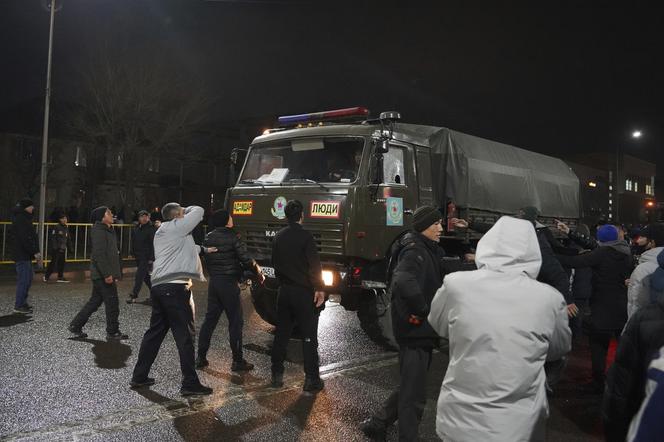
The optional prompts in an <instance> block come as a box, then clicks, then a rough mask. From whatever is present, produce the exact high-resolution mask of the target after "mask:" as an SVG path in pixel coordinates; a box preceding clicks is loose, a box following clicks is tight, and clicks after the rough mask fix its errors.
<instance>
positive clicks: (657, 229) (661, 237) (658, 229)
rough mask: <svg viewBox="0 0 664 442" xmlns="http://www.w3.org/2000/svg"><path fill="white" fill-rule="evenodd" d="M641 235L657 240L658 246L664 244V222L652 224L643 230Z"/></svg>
mask: <svg viewBox="0 0 664 442" xmlns="http://www.w3.org/2000/svg"><path fill="white" fill-rule="evenodd" d="M641 236H645V237H646V238H648V239H649V240H651V241H655V245H656V246H657V247H662V246H664V224H661V223H657V224H650V225H648V226H646V227H645V228H644V229H642V230H641Z"/></svg>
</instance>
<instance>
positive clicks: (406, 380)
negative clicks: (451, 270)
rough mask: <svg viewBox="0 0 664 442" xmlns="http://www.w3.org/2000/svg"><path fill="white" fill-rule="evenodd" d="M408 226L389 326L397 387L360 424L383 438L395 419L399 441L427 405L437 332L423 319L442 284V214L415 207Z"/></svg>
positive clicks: (412, 433) (414, 430)
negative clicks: (396, 357) (394, 347)
mask: <svg viewBox="0 0 664 442" xmlns="http://www.w3.org/2000/svg"><path fill="white" fill-rule="evenodd" d="M412 227H413V229H412V231H411V232H408V233H407V234H406V235H404V236H403V238H402V239H401V240H400V241H399V243H398V245H397V246H398V247H399V248H400V250H399V251H398V255H397V256H398V262H397V265H396V267H395V270H394V273H393V275H392V282H391V285H390V288H391V291H392V327H393V328H394V337H395V338H396V340H397V343H398V344H399V372H400V383H399V388H398V389H397V390H395V391H394V392H393V393H392V394H391V395H390V397H388V399H387V400H386V402H385V403H384V404H383V407H382V408H381V409H380V410H379V411H378V413H376V414H375V415H374V416H373V417H371V418H369V419H367V420H365V421H364V422H362V424H361V429H362V431H363V432H364V433H365V434H366V435H367V436H369V437H371V438H375V439H380V440H384V439H385V434H386V431H387V427H388V426H389V425H391V424H392V423H394V422H395V421H396V420H397V419H398V420H399V440H408V441H410V440H417V434H418V427H419V425H420V421H421V419H422V413H423V412H424V406H425V404H426V378H427V371H428V370H429V365H430V364H431V354H432V351H433V349H434V347H437V346H438V340H439V338H438V335H437V334H436V332H435V331H434V330H433V328H432V327H431V325H429V323H428V322H427V320H426V317H427V315H428V314H429V309H430V308H431V301H432V300H433V297H434V295H435V294H436V291H437V290H438V289H439V288H440V286H441V285H442V284H443V277H444V272H445V269H444V268H443V266H442V259H443V258H444V256H445V251H444V250H443V248H442V247H440V245H439V244H438V242H439V240H440V236H441V235H442V233H443V226H442V215H441V213H440V211H439V210H438V209H437V208H435V207H431V206H424V207H420V208H418V209H417V210H416V211H415V213H414V215H413V225H412Z"/></svg>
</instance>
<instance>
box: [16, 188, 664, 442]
mask: <svg viewBox="0 0 664 442" xmlns="http://www.w3.org/2000/svg"><path fill="white" fill-rule="evenodd" d="M33 211H34V205H33V204H32V201H31V200H29V199H22V200H20V201H19V202H18V203H17V205H16V207H15V208H14V217H13V220H12V224H13V229H12V230H13V237H14V247H13V250H14V258H15V261H16V273H17V285H16V303H15V312H16V313H18V314H29V313H31V312H32V306H30V305H29V304H28V301H27V299H28V291H29V289H30V284H31V282H32V279H33V276H34V275H33V269H32V260H33V259H35V260H37V261H40V260H41V255H40V254H39V247H38V240H37V236H36V234H35V230H34V228H33V226H32V213H33ZM159 215H160V216H159V218H161V219H160V220H159V221H158V223H159V224H158V225H157V223H155V222H153V221H152V220H151V214H150V213H149V212H147V211H140V212H139V213H138V217H137V223H136V226H135V228H134V231H133V233H132V250H131V254H132V255H133V256H134V257H135V258H136V263H137V271H136V275H135V284H134V287H133V289H132V291H131V293H130V294H129V297H128V300H127V302H128V303H130V304H131V303H134V302H137V299H138V297H139V293H140V290H141V288H142V286H143V285H145V286H147V288H148V290H149V292H150V296H149V303H150V304H151V306H152V312H151V317H150V323H149V327H148V329H147V331H146V332H145V334H144V336H143V339H142V342H141V345H140V350H139V353H138V358H137V362H136V365H135V368H134V370H133V375H132V378H131V380H130V386H131V388H144V387H147V386H150V385H153V384H154V383H155V382H156V380H155V379H154V378H152V377H150V376H149V375H150V369H151V366H152V364H153V363H154V361H155V359H156V357H157V354H158V352H159V349H160V347H161V344H162V342H163V340H164V339H165V337H166V334H167V333H168V331H169V330H171V331H172V334H173V337H174V339H175V343H176V346H177V350H178V353H179V358H180V369H181V372H182V387H181V393H182V394H183V395H185V396H188V395H207V394H211V393H212V389H211V388H209V387H207V386H205V385H202V384H201V382H200V380H199V377H198V374H197V372H196V370H197V369H203V368H204V367H206V366H208V365H209V361H208V360H207V353H208V350H209V347H210V342H211V338H212V334H213V332H214V329H215V327H216V326H217V323H218V321H219V319H220V317H221V314H222V313H224V312H225V314H226V316H227V318H228V327H229V345H230V349H231V355H232V365H231V370H233V371H237V372H243V371H249V370H252V369H253V368H254V366H253V364H252V363H250V362H248V361H247V360H246V359H245V358H244V356H243V351H242V328H243V314H242V304H241V302H240V289H239V286H238V283H239V282H240V281H241V280H246V278H247V277H249V276H250V277H252V278H254V279H255V281H256V282H257V283H262V282H263V281H264V279H265V278H264V276H263V274H262V270H261V267H260V266H259V265H258V263H257V262H256V261H255V260H254V259H253V258H252V257H251V256H250V255H249V254H248V252H247V249H246V246H245V245H244V243H243V242H242V240H241V239H240V238H239V237H238V235H237V234H236V233H235V231H234V230H233V219H232V216H231V215H230V213H229V212H228V211H226V210H223V209H222V210H218V211H216V212H215V213H214V214H213V215H212V218H211V221H212V223H213V225H214V226H215V228H214V229H213V230H211V231H210V232H209V233H208V234H207V235H206V237H205V239H204V241H202V244H197V242H196V241H195V240H194V236H193V232H194V230H195V229H196V228H197V226H198V225H199V224H200V223H201V221H202V220H203V215H204V210H203V209H202V208H201V207H197V206H190V207H186V208H185V207H181V206H180V205H179V204H178V203H169V204H166V205H165V206H164V207H163V208H162V209H161V211H160V213H159ZM285 216H286V218H287V221H288V225H287V226H286V227H284V228H283V229H281V230H280V231H279V232H278V233H277V234H276V236H275V238H274V241H273V246H272V247H273V249H272V261H271V263H272V265H273V266H274V269H275V276H276V278H277V280H278V282H279V292H278V301H277V304H278V308H277V326H276V331H275V337H274V345H273V349H272V355H271V358H272V379H271V386H272V387H274V388H279V387H281V386H283V373H284V360H285V358H286V347H287V343H288V341H289V339H290V337H291V333H292V331H293V328H294V327H295V326H296V325H297V326H298V328H299V330H300V333H301V335H302V347H303V354H304V372H305V381H304V385H303V390H304V391H308V392H312V393H315V392H318V391H320V390H322V389H323V388H324V383H323V381H322V379H321V378H320V374H319V357H318V318H319V315H320V313H321V311H322V310H323V309H324V306H325V299H326V293H325V292H324V283H323V281H322V276H321V275H322V272H321V270H322V269H321V264H320V257H319V255H318V251H317V247H316V243H315V240H314V238H313V236H312V235H311V233H309V232H308V231H307V230H306V229H304V228H303V226H302V223H303V220H304V210H303V205H302V203H300V202H299V201H296V200H292V201H289V202H288V203H287V204H286V207H285ZM412 220H413V221H412V225H411V229H410V230H409V231H408V232H407V233H406V234H405V235H403V236H401V237H400V238H399V240H398V241H396V242H395V244H394V245H393V247H392V250H391V253H390V254H391V256H392V258H393V259H392V260H393V262H390V264H389V266H388V268H389V272H388V273H389V274H388V275H387V281H388V287H389V292H390V295H391V313H392V323H393V330H394V335H395V338H396V340H397V343H398V345H399V359H398V360H399V374H400V380H399V385H398V387H397V388H396V389H395V390H394V392H393V393H392V394H391V395H390V396H389V397H388V398H387V399H386V401H385V403H384V404H383V405H382V406H381V407H380V408H379V409H378V410H376V411H375V413H373V415H372V416H371V417H369V418H368V419H367V420H365V421H364V422H362V423H361V424H360V428H361V430H362V431H363V432H364V433H365V434H366V435H367V436H368V437H370V438H372V439H375V440H384V439H385V437H386V434H387V430H388V428H389V427H390V426H391V425H392V424H394V423H395V422H398V433H399V439H400V440H408V441H410V440H417V437H418V428H419V424H420V421H421V419H422V415H423V411H424V408H425V405H426V385H427V373H428V371H429V368H430V366H431V361H432V358H433V355H434V350H435V349H437V348H447V346H443V347H441V341H442V342H444V343H446V344H447V345H448V347H449V365H448V367H447V371H446V373H445V377H444V380H443V383H442V386H441V390H440V395H439V398H438V410H437V417H436V429H437V433H438V435H439V436H440V437H441V438H442V439H443V440H445V441H463V440H483V441H517V440H544V439H545V437H546V427H545V423H546V419H547V417H548V411H549V410H548V400H547V396H548V395H551V394H554V393H555V388H556V383H557V381H558V380H559V379H560V377H561V374H562V372H563V371H564V370H565V365H566V364H565V361H566V355H567V354H568V352H569V351H570V350H571V348H572V345H573V342H576V343H579V344H580V343H581V339H582V337H583V336H587V337H588V343H589V347H590V353H591V366H592V378H591V379H590V381H589V382H588V383H587V384H584V385H580V386H579V389H580V391H585V392H587V393H589V394H597V395H598V396H597V397H598V401H599V400H600V396H599V395H602V394H603V401H602V417H603V420H604V427H605V437H606V439H607V440H609V441H613V440H616V441H618V440H620V441H623V440H626V439H628V440H655V439H648V437H650V435H652V434H662V433H658V431H661V428H660V427H661V426H662V423H661V422H662V421H661V419H658V418H657V417H658V415H659V416H661V415H662V414H661V412H662V410H663V407H664V400H663V394H664V392H663V391H662V390H663V389H664V383H662V379H663V377H662V374H661V373H662V372H664V363H663V362H662V361H663V359H662V357H661V354H664V350H660V349H662V347H664V225H662V224H651V225H649V226H647V227H646V228H644V229H642V230H641V231H639V232H638V235H635V236H633V237H632V238H629V239H626V238H625V231H624V229H623V228H622V226H620V225H619V224H603V225H599V226H597V228H596V229H590V228H588V227H587V226H584V225H582V224H580V225H578V226H576V228H574V229H572V228H570V226H568V225H566V224H565V223H563V222H559V221H558V222H557V225H556V229H557V230H558V231H559V232H558V234H557V235H554V234H553V232H552V230H551V229H550V228H548V227H546V226H544V225H543V224H541V223H540V221H539V212H538V210H537V209H536V208H534V207H525V208H523V209H521V210H519V212H518V213H517V214H515V215H514V216H504V217H502V218H500V219H499V220H498V221H497V222H496V223H495V224H493V225H489V224H482V223H479V222H473V220H463V219H456V218H454V219H452V220H451V222H452V224H453V225H454V226H455V227H456V228H458V229H462V230H463V229H474V230H476V231H478V232H481V233H483V234H484V235H483V236H482V238H481V239H480V240H479V242H478V243H477V247H476V250H475V253H474V254H472V255H467V258H468V262H466V263H464V264H461V265H455V266H450V265H449V261H446V259H445V258H446V255H445V251H444V249H443V248H442V247H441V246H440V244H439V241H440V237H441V235H442V234H443V223H442V215H441V212H440V211H439V210H438V209H437V208H435V207H430V206H424V207H420V208H418V209H417V210H416V211H415V213H414V214H413V217H412ZM92 221H93V223H94V225H93V227H92V230H91V248H92V253H91V265H90V279H91V281H92V294H91V297H90V299H89V301H88V302H87V303H86V304H85V305H84V306H83V307H82V308H81V310H80V311H79V312H78V314H77V315H76V316H75V317H74V318H73V319H72V321H71V323H70V324H69V326H68V329H69V331H70V332H71V333H72V334H73V336H74V337H79V338H82V337H86V336H87V334H86V333H85V332H84V331H83V327H84V326H85V324H86V322H87V321H88V319H89V318H90V316H91V315H92V314H93V313H94V312H96V311H97V310H98V308H99V307H100V306H101V305H102V304H104V306H105V313H106V324H107V327H106V332H107V337H108V338H109V339H117V340H123V339H127V338H128V336H127V335H126V334H124V333H122V332H121V331H120V327H119V300H118V292H117V281H118V279H119V278H120V276H121V269H120V260H119V255H118V254H119V252H118V247H117V241H116V237H115V233H114V230H113V227H112V225H113V221H114V218H113V212H112V210H110V209H109V208H108V207H105V206H102V207H99V208H97V209H95V210H93V211H92ZM591 230H592V232H591ZM561 236H562V237H563V238H562V239H560V237H561ZM50 237H51V241H50V244H49V247H50V249H51V254H50V256H51V257H52V260H51V262H50V263H49V266H48V268H47V269H46V272H45V274H44V280H45V281H47V280H48V279H49V278H50V276H51V275H52V274H53V273H54V272H57V273H58V281H62V282H66V279H65V278H64V275H63V265H64V256H65V252H66V250H67V248H68V247H69V243H70V241H69V236H68V231H67V216H66V215H65V214H59V217H58V224H57V225H56V226H55V227H53V229H52V232H51V235H50ZM557 237H558V238H557ZM201 257H204V260H201ZM203 261H204V262H205V264H206V266H207V273H208V277H209V279H210V281H209V285H208V304H207V312H206V315H205V320H204V322H203V324H202V326H201V328H200V335H199V339H198V348H197V349H196V348H195V345H194V344H195V342H196V339H195V333H196V331H195V325H194V303H193V297H192V294H191V287H192V284H193V281H205V280H206V278H205V276H204V272H203ZM446 262H447V264H446ZM612 339H615V340H617V342H618V344H617V351H616V356H615V361H614V363H613V364H612V365H611V366H610V368H609V369H608V370H607V367H606V366H607V352H608V349H609V345H610V342H611V340H612Z"/></svg>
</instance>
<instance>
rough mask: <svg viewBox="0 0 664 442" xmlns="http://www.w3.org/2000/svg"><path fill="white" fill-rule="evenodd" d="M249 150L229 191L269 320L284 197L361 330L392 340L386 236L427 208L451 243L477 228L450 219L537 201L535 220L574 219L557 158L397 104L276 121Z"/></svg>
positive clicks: (568, 176)
mask: <svg viewBox="0 0 664 442" xmlns="http://www.w3.org/2000/svg"><path fill="white" fill-rule="evenodd" d="M278 121H279V126H280V127H278V128H275V129H271V130H267V131H265V133H264V134H263V135H261V136H259V137H257V138H256V139H254V141H253V143H252V144H251V146H250V147H249V149H248V152H247V154H246V158H245V161H244V166H243V167H242V170H241V173H240V176H239V177H238V179H237V183H236V185H235V186H234V187H233V188H231V189H229V191H228V192H227V195H226V205H227V207H228V208H229V209H230V210H231V213H232V216H233V218H234V222H235V228H236V230H237V232H238V233H239V234H240V235H241V236H242V238H243V239H244V241H245V242H246V244H247V247H248V249H249V252H250V253H251V255H252V256H254V257H255V258H256V259H257V261H258V262H259V263H260V264H261V266H262V267H263V271H264V273H265V274H266V281H265V284H264V285H259V284H253V285H252V289H251V290H252V299H253V302H254V305H255V308H256V311H257V312H258V314H259V315H260V316H261V317H262V318H263V319H264V320H265V321H267V322H269V323H271V324H274V323H275V321H276V288H277V284H276V280H275V279H274V269H273V268H272V266H271V263H270V258H271V242H272V239H273V237H274V236H275V234H276V233H277V231H278V230H279V229H281V228H282V227H284V226H285V225H286V220H285V214H284V208H285V205H286V202H287V201H288V200H291V199H298V200H300V201H301V202H302V203H303V205H304V207H305V213H304V223H303V225H304V228H305V229H307V230H309V231H310V232H311V233H312V234H313V236H314V238H315V239H316V242H317V244H318V250H319V252H320V256H321V260H322V266H323V275H322V277H323V281H324V283H325V285H326V291H327V292H328V293H329V294H333V295H335V296H336V297H337V299H338V300H339V302H340V303H341V305H342V306H343V307H345V308H346V309H348V310H353V311H357V314H358V317H359V320H360V322H361V326H362V328H363V330H365V332H366V333H367V334H368V335H369V336H370V337H371V338H372V339H373V340H374V341H376V342H378V343H380V344H382V345H385V346H387V347H392V346H393V345H394V341H393V338H392V332H391V321H390V314H389V294H388V293H387V287H386V277H387V275H386V269H387V261H388V259H389V250H390V248H391V246H392V244H393V242H394V241H395V240H396V239H397V238H399V237H400V235H401V234H402V233H403V232H404V231H405V230H407V229H408V228H409V226H410V223H411V218H412V215H413V212H414V211H415V209H416V208H418V207H420V206H422V205H434V206H436V207H438V208H439V209H440V211H441V217H442V218H443V219H444V222H445V224H446V227H447V229H446V232H445V235H444V237H443V238H442V240H441V246H443V247H444V248H445V249H446V251H448V252H449V251H452V250H455V251H458V253H460V251H461V250H462V249H463V248H464V247H472V244H473V241H476V240H477V239H478V238H479V236H478V235H476V234H474V233H473V232H472V231H470V230H466V231H463V232H459V231H455V230H454V226H453V225H452V223H451V222H450V220H451V218H453V217H460V218H465V219H473V220H476V221H481V222H493V221H495V220H497V219H498V218H499V217H500V216H502V215H504V214H514V213H516V211H517V210H518V209H519V208H521V207H524V206H536V207H538V208H539V209H540V211H541V213H542V222H544V223H545V224H547V223H548V224H551V225H553V223H554V219H556V218H557V219H561V220H564V221H565V222H567V223H569V224H571V225H574V224H575V223H576V220H577V219H578V213H579V181H578V179H577V177H576V175H575V174H574V173H573V172H572V171H571V169H570V168H569V167H568V166H567V165H566V164H565V163H564V162H563V161H561V160H559V159H556V158H552V157H549V156H546V155H541V154H538V153H534V152H530V151H527V150H523V149H519V148H516V147H513V146H509V145H506V144H501V143H497V142H494V141H489V140H485V139H482V138H478V137H475V136H471V135H466V134H462V133H460V132H456V131H454V130H450V129H447V128H444V127H432V126H422V125H415V124H404V123H401V122H400V115H399V114H398V113H397V112H384V113H382V114H380V117H379V118H375V119H371V118H369V112H368V110H367V109H365V108H348V109H341V110H336V111H329V112H319V113H314V114H302V115H292V116H286V117H280V118H279V120H278Z"/></svg>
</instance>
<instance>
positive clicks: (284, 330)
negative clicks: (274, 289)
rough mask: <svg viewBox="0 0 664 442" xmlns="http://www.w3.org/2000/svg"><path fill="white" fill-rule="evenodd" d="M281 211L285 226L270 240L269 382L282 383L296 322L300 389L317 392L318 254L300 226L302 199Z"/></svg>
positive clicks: (321, 299) (321, 295)
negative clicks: (272, 321)
mask: <svg viewBox="0 0 664 442" xmlns="http://www.w3.org/2000/svg"><path fill="white" fill-rule="evenodd" d="M284 212H285V214H286V218H287V219H288V226H287V227H284V228H283V229H281V230H280V231H279V232H277V235H276V236H275V237H274V242H273V243H272V265H274V271H275V275H276V277H277V279H278V280H279V294H278V297H279V298H278V300H277V330H276V332H275V335H274V345H273V346H272V386H273V387H275V388H278V387H281V386H283V374H284V359H285V358H286V346H287V345H288V340H289V339H290V336H291V332H292V330H293V326H294V325H295V324H296V323H297V325H298V326H299V329H300V331H301V332H302V352H303V353H304V373H305V380H304V387H303V389H304V391H310V392H317V391H320V390H322V389H323V380H322V379H321V378H320V374H319V371H318V317H319V315H320V311H321V310H322V307H323V306H324V302H325V292H324V291H323V290H322V289H323V286H324V284H323V278H322V268H321V265H320V257H319V256H318V250H317V247H316V241H315V240H314V237H313V236H312V235H311V233H309V232H307V231H306V230H304V229H303V228H302V221H303V220H304V213H303V208H302V203H301V202H299V201H297V200H292V201H289V202H288V203H287V204H286V209H285V210H284Z"/></svg>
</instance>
